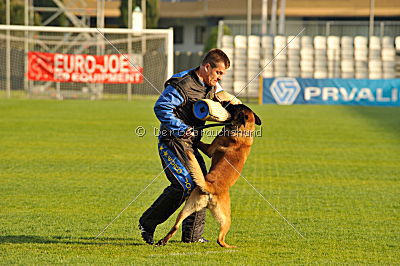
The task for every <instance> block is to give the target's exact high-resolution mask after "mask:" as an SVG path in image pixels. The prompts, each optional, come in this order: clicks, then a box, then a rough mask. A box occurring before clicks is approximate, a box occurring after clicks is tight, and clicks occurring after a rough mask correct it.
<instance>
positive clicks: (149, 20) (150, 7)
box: [119, 0, 159, 28]
mask: <svg viewBox="0 0 400 266" xmlns="http://www.w3.org/2000/svg"><path fill="white" fill-rule="evenodd" d="M140 5H141V1H140V0H132V10H131V12H128V0H121V5H120V6H119V10H120V25H121V27H122V28H127V27H128V13H129V14H132V12H133V10H134V9H135V7H136V6H139V7H140ZM158 19H159V15H158V0H146V28H156V27H157V26H158Z"/></svg>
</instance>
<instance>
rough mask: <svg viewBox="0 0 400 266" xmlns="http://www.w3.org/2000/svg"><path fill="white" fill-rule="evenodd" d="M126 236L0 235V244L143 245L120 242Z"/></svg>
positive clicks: (140, 244) (124, 239)
mask: <svg viewBox="0 0 400 266" xmlns="http://www.w3.org/2000/svg"><path fill="white" fill-rule="evenodd" d="M129 240H130V239H126V238H99V239H95V238H94V237H81V238H72V237H64V236H48V237H44V236H30V235H15V236H0V244H35V243H36V244H67V245H115V246H144V245H147V244H145V243H137V242H120V241H129Z"/></svg>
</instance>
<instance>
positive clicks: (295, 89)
mask: <svg viewBox="0 0 400 266" xmlns="http://www.w3.org/2000/svg"><path fill="white" fill-rule="evenodd" d="M269 89H270V91H271V94H272V96H273V97H274V99H275V101H276V102H277V103H278V104H286V105H288V104H292V103H293V102H294V100H296V97H297V95H299V92H300V90H301V88H300V86H299V83H298V82H297V80H296V79H295V78H276V79H275V80H274V82H272V85H271V86H270V87H269Z"/></svg>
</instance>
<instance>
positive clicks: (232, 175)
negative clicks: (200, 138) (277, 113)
mask: <svg viewBox="0 0 400 266" xmlns="http://www.w3.org/2000/svg"><path fill="white" fill-rule="evenodd" d="M226 109H227V111H228V112H229V113H230V114H231V124H230V125H226V126H225V127H224V128H223V129H222V131H221V132H220V134H219V135H218V136H217V137H216V138H215V139H214V140H213V142H212V143H211V144H205V143H203V142H200V143H199V144H198V148H199V149H200V150H201V151H202V152H203V153H204V154H206V155H207V156H208V157H211V158H212V159H211V168H210V171H209V173H208V174H207V175H206V176H204V175H203V173H202V171H201V168H200V165H199V164H198V162H197V160H196V158H195V156H194V154H193V153H191V152H188V153H187V154H186V156H187V159H188V161H189V165H190V166H189V168H190V169H189V171H190V172H191V174H192V177H193V179H194V181H195V182H196V184H197V187H196V188H195V189H194V190H193V191H192V193H191V194H190V196H189V198H188V200H187V201H186V204H185V206H184V207H183V209H182V211H181V212H180V213H179V214H178V217H177V219H176V222H175V224H174V226H173V227H172V229H171V230H170V231H169V233H168V234H167V235H166V236H165V237H164V238H163V239H161V240H160V241H158V243H157V244H156V245H157V246H164V245H166V244H167V242H168V241H169V240H170V239H171V237H172V236H173V235H174V234H175V233H176V232H177V231H178V228H179V226H180V225H181V223H182V221H183V220H184V219H185V218H186V217H188V216H189V215H191V214H192V213H193V212H195V211H199V210H201V209H203V208H205V207H207V208H208V209H209V210H210V211H211V213H212V214H213V216H214V217H215V219H216V220H217V221H218V223H219V225H220V231H219V235H218V240H217V243H218V244H219V245H220V246H221V247H225V248H235V246H231V245H229V244H227V243H226V242H225V236H226V234H227V233H228V231H229V228H230V225H231V210H230V208H231V206H230V205H231V204H230V196H229V188H230V187H231V186H233V185H234V184H235V182H236V180H237V179H238V178H239V176H240V172H241V171H242V169H243V166H244V164H245V162H246V159H247V156H248V155H249V153H250V149H251V145H252V144H253V137H254V136H253V133H254V130H255V125H261V120H260V118H259V117H258V116H257V115H256V114H255V113H254V112H253V111H252V110H251V109H250V108H249V107H247V106H245V105H243V104H238V105H228V106H227V108H226Z"/></svg>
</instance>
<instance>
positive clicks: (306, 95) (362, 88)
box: [263, 78, 400, 106]
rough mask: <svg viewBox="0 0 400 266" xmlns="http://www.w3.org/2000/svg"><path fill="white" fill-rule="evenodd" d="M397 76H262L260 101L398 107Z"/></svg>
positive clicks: (399, 98)
mask: <svg viewBox="0 0 400 266" xmlns="http://www.w3.org/2000/svg"><path fill="white" fill-rule="evenodd" d="M399 88H400V79H381V80H369V79H308V78H307V79H306V78H265V79H264V80H263V103H277V104H284V105H289V104H345V105H379V106H400V95H399V92H400V90H399Z"/></svg>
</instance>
